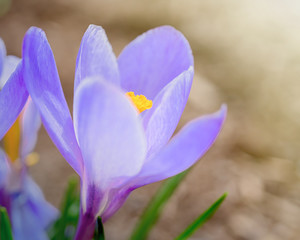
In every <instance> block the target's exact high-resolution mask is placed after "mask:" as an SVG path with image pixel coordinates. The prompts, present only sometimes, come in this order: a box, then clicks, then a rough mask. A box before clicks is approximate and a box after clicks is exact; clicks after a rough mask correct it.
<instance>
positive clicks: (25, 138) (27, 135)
mask: <svg viewBox="0 0 300 240" xmlns="http://www.w3.org/2000/svg"><path fill="white" fill-rule="evenodd" d="M23 111H24V112H23V115H22V118H21V125H22V127H21V129H22V134H21V137H22V139H21V147H20V152H21V156H20V157H21V159H24V158H25V157H26V156H27V155H28V154H29V153H31V152H32V151H33V148H34V147H35V144H36V140H37V135H38V130H39V129H40V127H41V117H40V114H39V111H38V109H37V108H36V106H35V104H34V102H33V101H32V100H31V98H28V100H27V103H26V105H25V107H24V110H23Z"/></svg>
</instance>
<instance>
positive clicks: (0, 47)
mask: <svg viewBox="0 0 300 240" xmlns="http://www.w3.org/2000/svg"><path fill="white" fill-rule="evenodd" d="M5 57H6V48H5V44H4V42H3V40H2V38H0V76H1V74H2V70H3V65H4V60H5ZM0 88H1V87H0Z"/></svg>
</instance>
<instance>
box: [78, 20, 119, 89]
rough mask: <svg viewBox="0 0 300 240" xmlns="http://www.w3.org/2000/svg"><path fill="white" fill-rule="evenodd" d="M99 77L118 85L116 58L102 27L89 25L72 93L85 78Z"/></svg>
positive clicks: (79, 54)
mask: <svg viewBox="0 0 300 240" xmlns="http://www.w3.org/2000/svg"><path fill="white" fill-rule="evenodd" d="M94 76H100V77H102V78H103V79H105V80H107V81H109V82H111V83H113V84H116V85H117V86H118V85H120V79H119V69H118V64H117V59H116V56H115V55H114V53H113V50H112V47H111V45H110V43H109V42H108V39H107V36H106V34H105V31H104V29H103V28H102V27H99V26H96V25H90V26H89V27H88V29H87V30H86V32H85V34H84V36H83V38H82V41H81V45H80V49H79V53H78V56H77V62H76V71H75V83H74V92H75V91H76V88H77V87H78V85H79V84H80V82H81V81H82V80H83V79H85V78H86V77H94Z"/></svg>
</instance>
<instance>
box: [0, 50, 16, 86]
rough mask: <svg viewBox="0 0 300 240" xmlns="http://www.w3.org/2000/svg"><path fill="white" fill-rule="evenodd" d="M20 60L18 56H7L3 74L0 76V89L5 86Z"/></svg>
mask: <svg viewBox="0 0 300 240" xmlns="http://www.w3.org/2000/svg"><path fill="white" fill-rule="evenodd" d="M20 61H21V58H18V57H16V56H6V57H5V58H4V64H3V69H2V74H1V76H0V89H1V88H3V86H4V85H5V83H6V82H7V80H8V79H9V77H10V76H11V74H12V73H13V72H14V71H15V70H16V68H17V66H18V64H19V63H20Z"/></svg>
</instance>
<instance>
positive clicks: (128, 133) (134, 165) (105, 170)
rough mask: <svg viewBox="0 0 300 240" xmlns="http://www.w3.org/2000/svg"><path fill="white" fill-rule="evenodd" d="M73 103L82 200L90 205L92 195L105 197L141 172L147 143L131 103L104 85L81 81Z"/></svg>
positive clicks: (94, 80) (113, 88)
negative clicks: (80, 155) (83, 177)
mask: <svg viewBox="0 0 300 240" xmlns="http://www.w3.org/2000/svg"><path fill="white" fill-rule="evenodd" d="M74 100H75V103H74V125H75V132H76V136H77V139H78V142H79V145H80V148H81V152H82V156H83V159H84V168H85V170H84V172H85V174H84V175H85V179H84V181H83V182H84V183H83V196H85V198H88V199H89V201H88V202H89V203H91V202H93V200H92V199H90V197H91V195H96V194H103V193H106V192H107V191H109V189H110V188H113V187H117V186H120V185H121V184H123V183H124V181H126V180H127V179H128V178H130V177H132V176H134V175H136V174H137V173H138V172H139V171H140V169H141V167H142V164H143V161H144V158H145V153H146V140H145V136H144V132H143V127H142V124H141V121H140V119H139V116H138V113H137V111H136V109H135V108H134V106H133V105H132V103H131V102H130V100H129V99H128V98H127V97H126V96H125V93H123V92H121V91H120V90H119V89H117V88H115V87H114V86H112V85H111V84H108V83H107V82H106V81H103V80H100V79H95V78H94V79H88V80H84V82H83V83H82V84H80V86H79V87H78V89H77V91H76V93H75V97H74ZM85 184H87V185H88V186H85ZM95 197H97V196H95ZM83 201H84V200H83ZM83 206H84V203H83ZM84 208H85V207H84Z"/></svg>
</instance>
